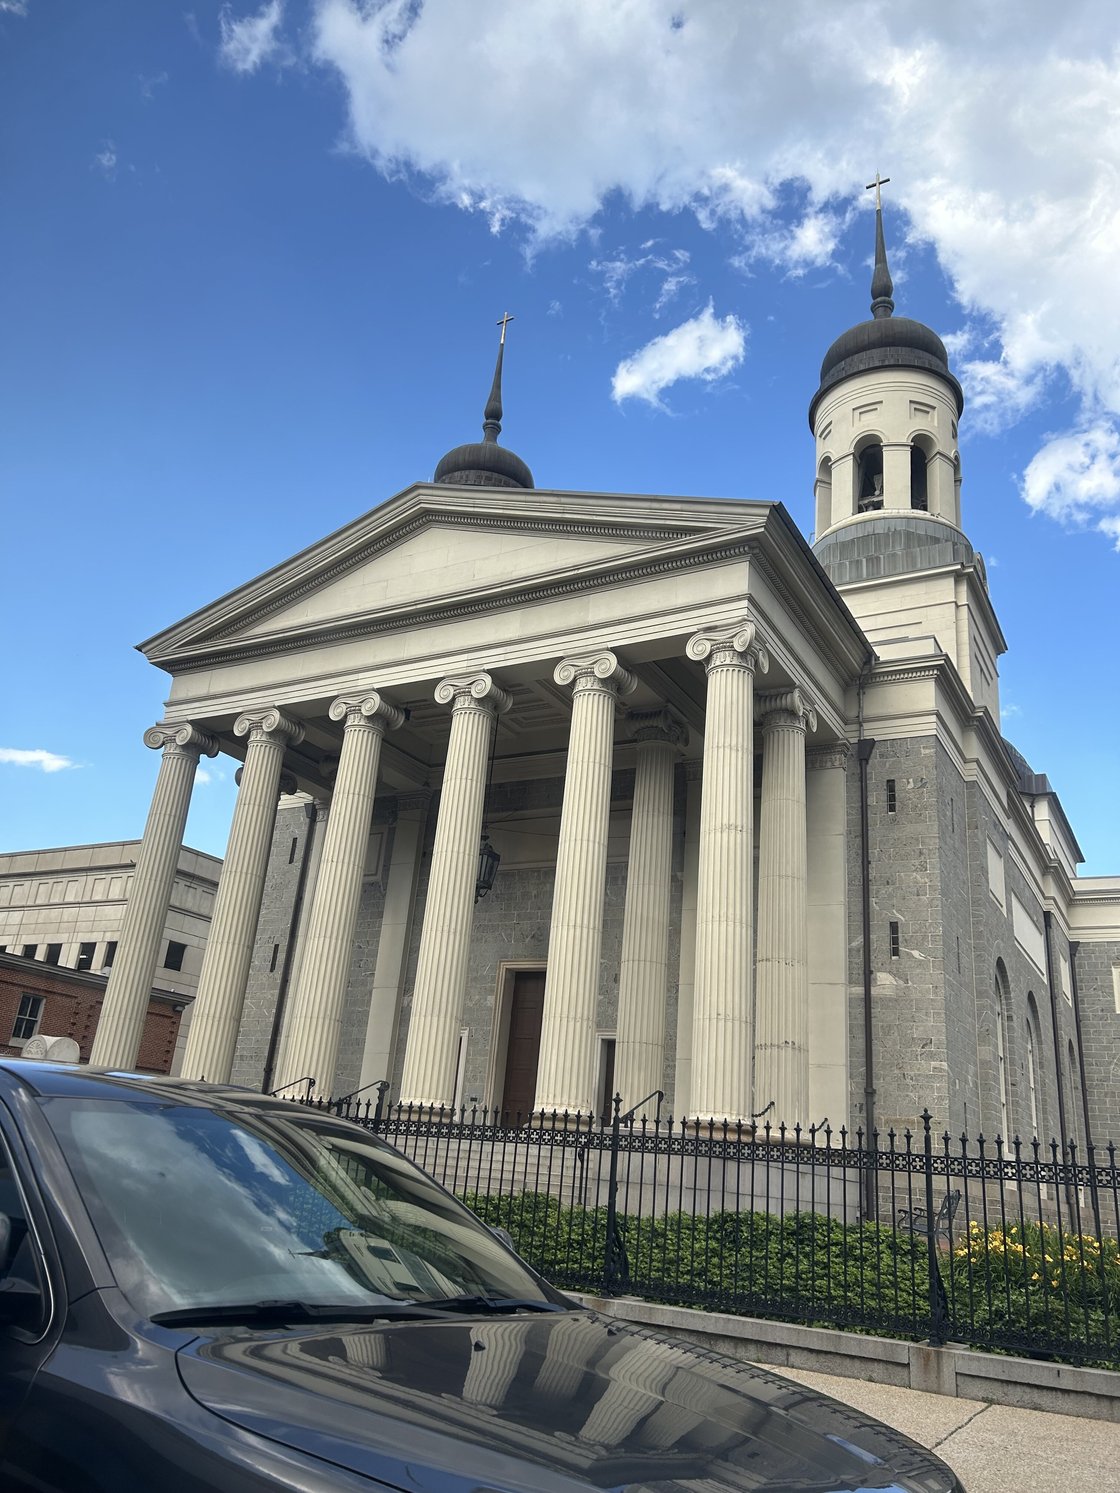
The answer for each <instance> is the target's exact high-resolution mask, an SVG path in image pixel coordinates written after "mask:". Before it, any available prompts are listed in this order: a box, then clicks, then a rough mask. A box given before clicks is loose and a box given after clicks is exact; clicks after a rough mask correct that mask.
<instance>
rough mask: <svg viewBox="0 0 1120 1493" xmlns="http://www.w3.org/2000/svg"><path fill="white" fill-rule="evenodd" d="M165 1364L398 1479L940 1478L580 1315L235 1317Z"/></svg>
mask: <svg viewBox="0 0 1120 1493" xmlns="http://www.w3.org/2000/svg"><path fill="white" fill-rule="evenodd" d="M178 1363H179V1370H180V1374H181V1376H182V1380H183V1383H184V1385H185V1387H186V1389H187V1391H188V1393H190V1394H191V1395H192V1397H193V1398H194V1399H196V1400H197V1401H199V1403H200V1404H202V1405H204V1406H205V1407H207V1408H208V1409H209V1410H211V1411H213V1412H214V1413H215V1414H216V1415H220V1416H222V1417H223V1418H224V1419H226V1420H228V1421H231V1422H233V1423H234V1424H236V1425H238V1426H241V1427H243V1428H245V1429H246V1430H250V1431H253V1432H255V1433H256V1434H258V1435H261V1436H265V1437H268V1438H269V1439H271V1440H273V1441H277V1442H281V1443H283V1444H284V1445H286V1446H289V1447H293V1448H296V1449H298V1450H300V1451H302V1452H305V1453H309V1454H311V1455H313V1456H316V1457H321V1458H323V1459H324V1460H326V1461H328V1462H333V1463H335V1464H336V1465H338V1466H342V1467H346V1468H348V1469H351V1470H352V1471H354V1472H358V1473H361V1474H364V1475H366V1476H368V1477H371V1478H376V1479H377V1480H378V1481H380V1482H382V1483H388V1484H392V1485H394V1486H396V1487H397V1488H400V1489H402V1490H408V1493H478V1490H485V1493H491V1490H506V1489H508V1490H511V1493H575V1490H577V1489H579V1490H587V1489H592V1488H594V1489H611V1490H621V1489H633V1490H639V1489H650V1490H654V1493H677V1490H681V1493H684V1490H689V1493H696V1490H698V1489H700V1488H701V1486H703V1489H704V1493H712V1490H713V1489H716V1488H727V1489H733V1490H761V1489H766V1490H770V1493H776V1490H781V1493H787V1490H788V1493H794V1490H809V1489H812V1490H814V1493H854V1490H857V1489H895V1490H899V1493H903V1490H905V1493H912V1490H921V1493H940V1490H944V1489H949V1488H951V1487H952V1486H953V1484H952V1483H951V1481H950V1480H949V1478H948V1476H947V1474H946V1473H945V1471H944V1469H943V1468H941V1464H940V1463H938V1462H937V1461H936V1460H935V1459H934V1458H932V1457H930V1455H929V1453H928V1452H926V1451H925V1450H924V1449H923V1448H920V1447H918V1446H916V1445H915V1444H914V1443H913V1442H911V1441H908V1440H907V1439H906V1438H905V1437H903V1436H900V1435H898V1434H897V1433H896V1432H894V1431H891V1430H889V1429H888V1428H887V1427H885V1426H881V1425H880V1424H879V1423H878V1422H875V1421H870V1420H868V1419H867V1418H866V1417H864V1416H862V1415H860V1414H858V1413H857V1412H856V1411H854V1410H851V1409H849V1408H848V1407H847V1406H843V1405H839V1404H837V1403H836V1402H834V1401H831V1400H827V1399H825V1398H823V1397H822V1396H820V1395H818V1394H816V1393H815V1392H814V1391H811V1390H807V1389H804V1388H802V1387H801V1386H800V1385H796V1384H792V1383H790V1382H789V1381H788V1380H783V1379H779V1378H777V1377H775V1376H774V1375H772V1374H768V1373H766V1372H765V1371H764V1370H761V1369H758V1368H755V1367H753V1366H750V1365H747V1364H742V1363H736V1362H732V1361H731V1360H728V1359H723V1358H720V1357H718V1356H717V1355H714V1354H711V1353H708V1352H706V1351H705V1350H703V1349H698V1348H694V1347H691V1346H689V1345H686V1344H682V1343H669V1342H666V1341H663V1340H661V1339H658V1338H655V1337H651V1336H649V1335H647V1334H645V1333H643V1332H640V1331H638V1330H636V1329H633V1328H628V1327H624V1326H621V1325H620V1324H618V1323H615V1322H611V1321H609V1320H608V1319H606V1318H602V1317H598V1316H596V1315H594V1314H593V1313H590V1312H584V1311H578V1312H567V1313H563V1314H560V1313H558V1314H555V1315H553V1314H549V1315H547V1316H515V1317H506V1318H501V1319H486V1320H475V1319H464V1320H463V1321H462V1322H459V1321H452V1322H444V1321H431V1322H416V1323H407V1324H405V1323H398V1324H395V1325H391V1326H387V1327H378V1326H372V1327H371V1326H368V1325H366V1326H361V1327H340V1328H332V1329H330V1330H324V1329H323V1328H321V1327H317V1328H315V1329H313V1330H309V1331H305V1330H302V1329H300V1330H291V1331H285V1332H282V1333H278V1332H274V1331H269V1332H266V1333H262V1332H260V1331H247V1330H244V1329H237V1330H234V1331H228V1332H223V1333H222V1334H221V1335H219V1336H214V1337H210V1338H202V1339H195V1340H194V1341H193V1342H192V1343H191V1344H189V1345H188V1346H187V1347H185V1348H183V1349H181V1350H180V1352H179V1354H178Z"/></svg>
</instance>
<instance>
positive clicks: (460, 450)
mask: <svg viewBox="0 0 1120 1493" xmlns="http://www.w3.org/2000/svg"><path fill="white" fill-rule="evenodd" d="M512 320H513V317H512V316H505V317H503V318H502V320H501V321H500V322H499V323H498V325H499V326H500V327H501V329H502V337H501V341H500V342H499V343H498V361H497V363H496V365H495V367H494V382H493V384H492V385H491V387H490V398H489V399H488V400H487V401H486V409H485V410H484V411H483V416H482V439H481V441H471V442H469V443H468V444H467V445H465V446H456V447H455V449H454V450H453V451H449V452H448V453H447V455H446V456H444V457H443V458H442V459H441V460H440V463H439V465H438V466H437V467H436V474H435V476H434V477H433V478H432V481H433V482H439V483H442V484H445V485H447V486H453V487H522V488H531V487H532V486H533V474H532V472H530V470H529V468H528V467H527V466H526V465H525V463H524V462H523V461H522V460H521V458H520V456H516V455H515V454H514V453H513V452H512V451H507V450H506V448H505V447H504V446H499V445H498V436H499V434H500V433H501V429H502V358H503V355H504V353H505V348H506V323H507V322H510V321H512Z"/></svg>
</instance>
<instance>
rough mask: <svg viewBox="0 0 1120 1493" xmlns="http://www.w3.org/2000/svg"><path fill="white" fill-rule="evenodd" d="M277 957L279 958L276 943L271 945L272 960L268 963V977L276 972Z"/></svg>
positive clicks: (278, 946)
mask: <svg viewBox="0 0 1120 1493" xmlns="http://www.w3.org/2000/svg"><path fill="white" fill-rule="evenodd" d="M279 957H280V945H279V944H278V943H274V944H273V945H272V958H271V959H270V960H269V961H268V972H269V974H270V975H271V974H274V973H275V971H276V961H277V959H279Z"/></svg>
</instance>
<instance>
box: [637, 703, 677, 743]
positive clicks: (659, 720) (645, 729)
mask: <svg viewBox="0 0 1120 1493" xmlns="http://www.w3.org/2000/svg"><path fill="white" fill-rule="evenodd" d="M626 725H627V728H628V730H629V732H630V736H631V739H632V740H633V741H635V742H636V743H637V744H638V745H639V746H641V745H643V743H645V742H647V741H664V742H668V744H669V745H670V746H681V747H683V746H687V745H688V727H687V726H686V725H685V723H684V722H683V721H679V720H678V719H677V717H676V716H675V715H674V714H673V712H672V711H671V710H666V709H662V710H631V711H629V712H628V713H627V716H626Z"/></svg>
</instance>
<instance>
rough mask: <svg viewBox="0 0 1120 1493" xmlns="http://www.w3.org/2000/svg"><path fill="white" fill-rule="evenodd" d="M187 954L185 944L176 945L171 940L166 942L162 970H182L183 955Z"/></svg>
mask: <svg viewBox="0 0 1120 1493" xmlns="http://www.w3.org/2000/svg"><path fill="white" fill-rule="evenodd" d="M186 952H187V946H186V944H185V943H176V942H175V940H174V939H173V938H171V939H168V941H167V953H166V954H165V955H164V956H163V967H164V969H182V967H183V955H184V954H185V953H186Z"/></svg>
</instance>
